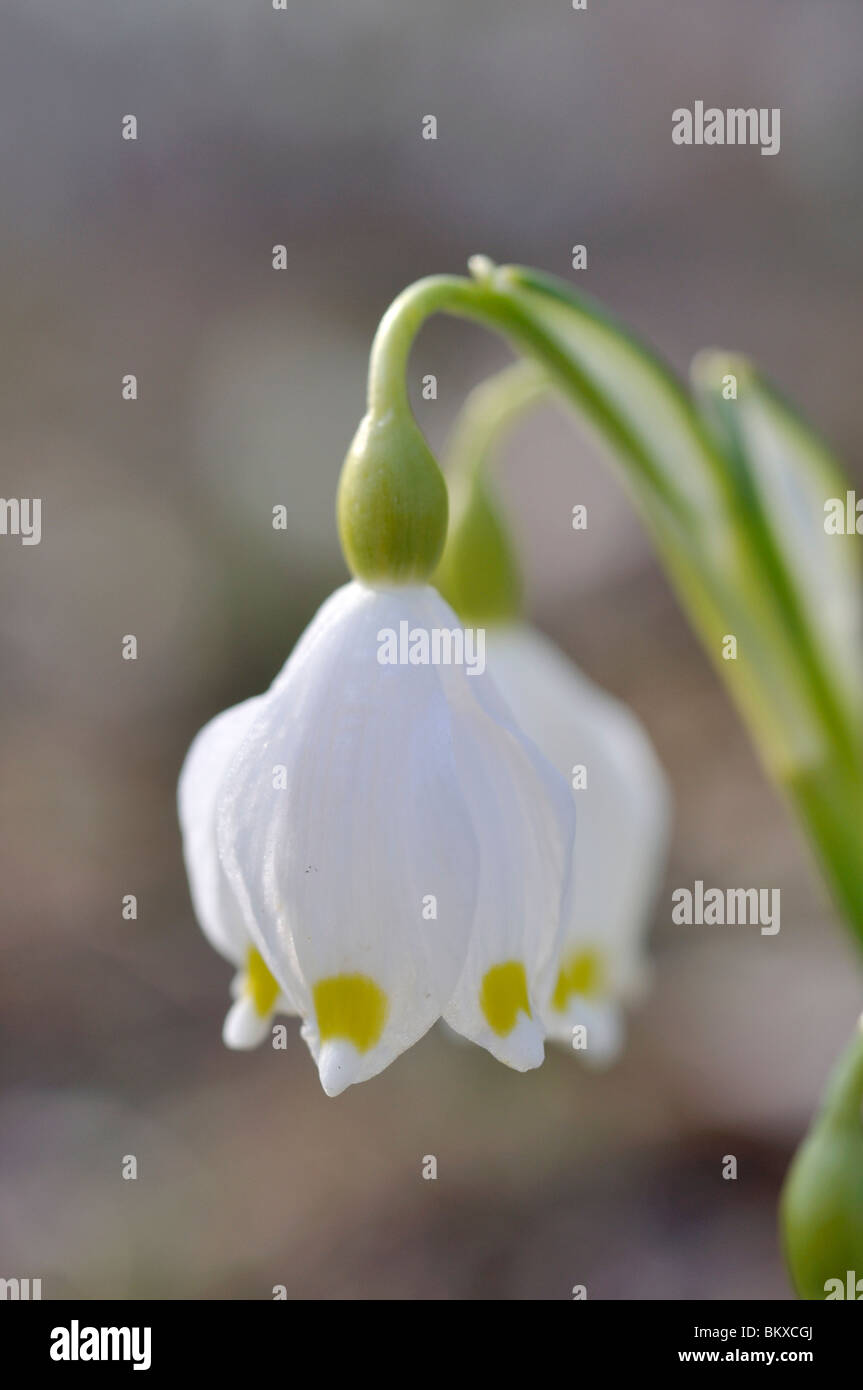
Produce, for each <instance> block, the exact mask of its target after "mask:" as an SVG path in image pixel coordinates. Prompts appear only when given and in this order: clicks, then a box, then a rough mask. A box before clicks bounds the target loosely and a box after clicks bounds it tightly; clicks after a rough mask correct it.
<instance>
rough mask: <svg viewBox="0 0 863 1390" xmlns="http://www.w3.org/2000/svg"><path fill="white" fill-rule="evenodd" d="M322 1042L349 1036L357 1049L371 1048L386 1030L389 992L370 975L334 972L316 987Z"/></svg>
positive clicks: (316, 1003)
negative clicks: (384, 990)
mask: <svg viewBox="0 0 863 1390" xmlns="http://www.w3.org/2000/svg"><path fill="white" fill-rule="evenodd" d="M313 994H314V1000H315V1013H316V1014H317V1018H318V1031H319V1032H320V1035H321V1042H327V1041H328V1040H329V1039H330V1038H346V1039H347V1041H348V1042H352V1043H353V1045H354V1047H355V1048H356V1049H357V1052H368V1050H369V1048H370V1047H374V1045H375V1043H376V1042H377V1041H378V1039H379V1037H380V1035H381V1033H382V1032H383V1030H384V1022H385V1020H386V1016H387V996H386V995H385V994H384V992H383V990H382V989H381V988H380V986H379V985H376V984H375V982H374V980H371V979H369V977H368V975H331V976H330V977H329V979H327V980H319V981H318V983H317V984H316V985H315V988H314V991H313Z"/></svg>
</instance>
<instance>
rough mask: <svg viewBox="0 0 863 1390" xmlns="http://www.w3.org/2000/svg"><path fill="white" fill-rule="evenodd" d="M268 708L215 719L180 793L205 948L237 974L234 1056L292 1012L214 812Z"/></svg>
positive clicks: (254, 702) (186, 767)
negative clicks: (237, 886) (238, 755)
mask: <svg viewBox="0 0 863 1390" xmlns="http://www.w3.org/2000/svg"><path fill="white" fill-rule="evenodd" d="M262 703H263V697H262V696H255V697H254V698H252V699H251V700H244V701H243V702H242V704H239V705H234V706H233V708H232V709H227V710H225V711H224V712H223V713H222V714H219V715H217V716H216V718H215V719H212V720H211V721H210V723H209V724H207V725H205V727H204V728H203V729H202V730H201V732H200V733H199V734H198V735H197V737H196V738H195V740H194V742H193V743H192V746H191V748H190V749H189V751H188V753H187V754H186V759H185V762H184V763H183V769H182V772H181V773H180V782H179V787H178V791H177V801H178V810H179V816H180V826H181V828H182V831H183V852H184V857H185V861H186V872H187V874H188V877H189V887H190V891H191V895H192V903H193V906H194V908H195V914H196V916H197V918H198V921H199V922H200V924H201V929H202V930H203V932H204V935H205V936H206V937H207V940H208V941H209V942H210V944H211V945H212V946H214V947H215V949H216V950H217V951H218V952H219V954H220V955H221V956H224V957H225V959H226V960H228V961H230V962H231V963H232V964H233V965H235V966H236V967H237V973H236V975H235V976H234V980H233V983H232V985H231V993H232V995H233V997H234V1004H233V1006H232V1007H231V1009H230V1010H229V1012H228V1015H227V1017H226V1019H225V1025H224V1029H223V1032H222V1036H223V1038H224V1041H225V1043H226V1044H227V1046H228V1047H232V1048H248V1047H255V1046H256V1045H257V1044H258V1043H259V1042H261V1041H262V1040H263V1038H264V1037H265V1035H266V1033H267V1031H268V1029H269V1027H270V1023H271V1020H272V1017H273V1014H274V1013H275V1012H276V1011H277V1010H278V1011H279V1012H281V1013H285V1012H292V1009H291V1006H290V1005H289V1004H288V1002H287V1000H285V999H284V998H283V997H281V996H280V992H279V986H278V984H277V983H276V981H275V980H274V978H273V976H272V974H271V973H270V971H269V969H268V968H267V965H266V963H265V962H264V960H263V958H262V956H261V954H260V952H259V950H258V949H257V947H256V946H255V944H254V942H253V941H252V938H251V936H250V935H249V932H248V931H247V930H246V926H245V923H244V921H243V916H242V913H241V911H240V907H239V904H238V903H237V900H236V898H235V896H234V892H233V889H232V888H231V886H230V884H229V883H228V880H227V878H226V877H225V874H224V871H223V869H222V866H221V863H220V862H219V857H218V852H217V847H216V805H217V801H218V795H219V789H220V787H221V784H222V780H223V778H224V776H225V772H226V770H227V766H228V763H229V762H230V759H231V758H232V756H233V754H234V753H235V752H236V749H237V746H238V744H239V743H240V742H241V741H242V739H243V738H244V737H245V736H246V734H247V733H248V731H249V729H250V728H251V726H252V723H253V722H254V719H255V715H256V714H257V712H258V711H259V709H260V707H261V704H262Z"/></svg>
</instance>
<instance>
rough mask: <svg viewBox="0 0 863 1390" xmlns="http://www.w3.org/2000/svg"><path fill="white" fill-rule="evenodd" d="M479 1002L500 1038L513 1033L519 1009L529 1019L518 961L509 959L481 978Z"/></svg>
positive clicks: (528, 1009) (494, 966)
mask: <svg viewBox="0 0 863 1390" xmlns="http://www.w3.org/2000/svg"><path fill="white" fill-rule="evenodd" d="M479 1002H480V1008H481V1009H482V1011H483V1013H484V1014H485V1016H486V1018H487V1019H488V1022H489V1026H490V1028H491V1029H492V1031H493V1032H495V1033H497V1034H498V1035H499V1037H501V1038H505V1037H506V1035H507V1033H511V1032H512V1030H513V1028H514V1027H515V1021H516V1018H517V1017H518V1011H519V1009H521V1010H522V1012H523V1013H526V1014H527V1016H528V1018H530V1003H529V1002H528V997H527V976H526V975H525V973H524V966H523V965H522V963H521V961H520V960H508V961H505V962H504V963H503V965H493V966H492V968H491V970H487V971H486V973H485V975H484V976H483V982H482V987H481V989H480V992H479Z"/></svg>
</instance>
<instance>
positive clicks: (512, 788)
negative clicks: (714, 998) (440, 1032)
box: [444, 609, 575, 1071]
mask: <svg viewBox="0 0 863 1390" xmlns="http://www.w3.org/2000/svg"><path fill="white" fill-rule="evenodd" d="M446 611H447V612H448V611H449V610H448V609H447V610H446ZM447 693H448V696H449V699H450V702H451V704H452V706H453V708H455V709H457V710H458V712H459V718H458V719H457V720H456V721H454V737H455V740H456V747H457V754H458V762H459V767H460V770H461V774H462V789H463V793H464V796H465V799H466V801H467V803H468V806H469V808H470V812H471V816H472V818H473V822H474V829H475V833H476V836H477V840H478V842H479V847H480V885H479V895H478V898H477V913H476V920H475V924H474V931H473V933H472V935H471V942H470V947H469V950H468V958H467V961H466V963H465V969H464V971H463V973H462V976H461V978H460V979H459V982H458V986H457V988H456V989H455V991H454V993H453V997H452V999H451V1000H450V1002H449V1004H448V1005H447V1008H446V1010H445V1014H444V1016H445V1019H446V1021H447V1022H448V1023H449V1024H450V1026H451V1027H453V1028H454V1029H456V1031H457V1032H459V1033H463V1034H464V1035H465V1036H467V1037H469V1038H471V1039H472V1040H473V1041H474V1042H477V1043H479V1044H480V1045H481V1046H482V1047H485V1048H487V1049H488V1050H489V1051H490V1052H491V1053H493V1055H494V1056H495V1057H497V1058H498V1059H499V1060H500V1061H502V1062H505V1063H506V1064H507V1065H508V1066H511V1067H514V1068H515V1069H516V1070H518V1071H527V1070H528V1069H529V1068H531V1067H536V1066H539V1065H540V1063H541V1062H542V1058H543V1039H544V1035H545V1029H544V1027H543V1023H542V1013H541V1011H542V1006H543V1003H544V1001H545V999H546V998H547V997H548V995H549V993H550V992H551V990H552V988H553V986H554V980H555V978H556V972H557V963H558V958H559V953H560V947H561V933H562V930H563V924H564V921H565V919H566V916H567V914H568V907H569V893H570V889H571V880H570V867H571V863H572V854H573V839H574V834H575V808H574V803H573V800H572V797H571V796H570V794H569V791H568V788H567V786H566V783H565V782H564V781H563V779H562V778H561V777H560V776H559V775H558V774H557V773H556V772H555V771H554V769H553V768H552V767H551V766H550V765H549V763H548V762H547V761H546V760H545V758H544V757H543V756H542V755H541V754H540V752H539V751H538V750H537V748H536V747H535V746H534V745H533V743H531V741H530V740H529V739H528V738H526V737H525V735H524V734H523V733H522V731H521V730H520V729H519V728H518V726H517V725H516V724H515V723H514V721H513V719H512V717H511V715H510V713H509V711H508V709H507V708H506V705H505V704H504V702H503V701H502V700H501V698H500V695H499V694H498V692H497V690H496V689H495V686H494V683H493V681H492V680H491V678H490V676H489V674H488V672H486V673H485V674H484V675H478V676H474V677H467V676H465V675H464V674H463V673H459V672H458V671H456V670H455V669H454V668H451V670H450V674H449V679H448V689H447Z"/></svg>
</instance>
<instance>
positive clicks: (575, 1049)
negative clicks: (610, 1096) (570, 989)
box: [549, 995, 624, 1068]
mask: <svg viewBox="0 0 863 1390" xmlns="http://www.w3.org/2000/svg"><path fill="white" fill-rule="evenodd" d="M576 1028H583V1029H584V1034H583V1035H579V1038H578V1042H579V1045H578V1046H575V1045H574V1030H575V1029H576ZM549 1036H550V1037H552V1038H553V1039H554V1041H555V1042H558V1043H560V1044H561V1045H562V1046H564V1047H566V1048H567V1049H569V1050H570V1051H571V1052H572V1053H573V1055H574V1056H576V1057H578V1059H579V1061H582V1062H585V1063H587V1064H588V1065H589V1066H592V1067H598V1068H599V1067H605V1066H608V1065H609V1064H610V1063H611V1062H613V1061H614V1060H615V1058H616V1057H617V1056H619V1054H620V1052H621V1051H622V1050H623V1038H624V1019H623V1009H622V1007H621V1005H620V1004H617V1003H614V1002H613V1001H612V1000H607V999H585V998H584V996H583V995H570V998H569V1001H568V1004H567V1009H566V1013H565V1015H560V1014H556V1016H555V1018H554V1023H553V1026H550V1027H549ZM582 1038H583V1042H584V1045H583V1046H582V1045H581V1043H582Z"/></svg>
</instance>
